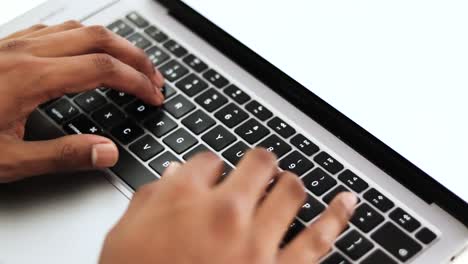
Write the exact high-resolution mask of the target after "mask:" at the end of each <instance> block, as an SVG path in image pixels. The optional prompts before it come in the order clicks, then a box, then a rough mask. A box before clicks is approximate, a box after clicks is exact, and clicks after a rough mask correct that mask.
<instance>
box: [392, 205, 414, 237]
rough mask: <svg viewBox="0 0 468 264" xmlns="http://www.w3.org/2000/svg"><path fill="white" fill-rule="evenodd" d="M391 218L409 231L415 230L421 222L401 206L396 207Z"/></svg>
mask: <svg viewBox="0 0 468 264" xmlns="http://www.w3.org/2000/svg"><path fill="white" fill-rule="evenodd" d="M390 218H391V219H392V220H393V221H395V222H396V223H397V224H398V225H399V226H401V227H403V228H404V229H405V230H406V231H408V232H414V231H415V230H416V229H418V228H419V227H420V226H421V223H420V222H419V221H418V220H416V219H414V217H412V216H411V215H409V214H408V213H407V212H405V211H404V210H403V209H401V208H396V209H395V210H393V211H392V212H391V213H390Z"/></svg>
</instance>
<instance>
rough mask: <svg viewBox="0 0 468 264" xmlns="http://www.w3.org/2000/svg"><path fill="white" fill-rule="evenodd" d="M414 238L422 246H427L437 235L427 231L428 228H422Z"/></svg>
mask: <svg viewBox="0 0 468 264" xmlns="http://www.w3.org/2000/svg"><path fill="white" fill-rule="evenodd" d="M416 238H417V239H418V240H419V241H421V242H423V243H424V244H426V245H428V244H430V243H431V242H432V241H434V239H436V238H437V235H436V234H434V232H432V231H431V230H429V228H427V227H424V228H421V230H419V231H418V232H417V233H416Z"/></svg>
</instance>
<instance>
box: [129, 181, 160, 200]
mask: <svg viewBox="0 0 468 264" xmlns="http://www.w3.org/2000/svg"><path fill="white" fill-rule="evenodd" d="M156 186H157V184H156V183H150V184H145V185H143V186H142V187H140V189H138V191H137V192H135V195H134V196H133V199H132V201H136V200H143V201H144V200H147V199H148V198H150V197H151V196H153V194H154V193H155V192H156V191H155V189H156Z"/></svg>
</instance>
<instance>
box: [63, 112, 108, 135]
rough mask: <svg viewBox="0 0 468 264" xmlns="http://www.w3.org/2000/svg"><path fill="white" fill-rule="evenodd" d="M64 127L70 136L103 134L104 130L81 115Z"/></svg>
mask: <svg viewBox="0 0 468 264" xmlns="http://www.w3.org/2000/svg"><path fill="white" fill-rule="evenodd" d="M63 127H64V129H65V130H66V131H67V132H68V133H69V134H94V135H102V134H103V131H102V129H101V128H99V127H98V126H97V125H96V124H95V123H94V122H93V121H91V120H89V119H88V118H87V117H86V116H84V115H79V116H78V117H77V118H75V119H73V120H72V121H70V122H67V123H66V124H65V125H64V126H63Z"/></svg>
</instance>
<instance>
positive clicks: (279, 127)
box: [268, 117, 296, 138]
mask: <svg viewBox="0 0 468 264" xmlns="http://www.w3.org/2000/svg"><path fill="white" fill-rule="evenodd" d="M268 126H269V127H270V128H271V129H273V130H274V131H276V133H278V134H280V136H282V137H284V138H289V137H290V136H292V135H294V134H296V130H295V129H294V128H292V127H291V126H290V125H288V124H287V123H286V122H284V121H283V120H281V119H280V118H278V117H275V118H273V119H272V120H270V121H269V122H268Z"/></svg>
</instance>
